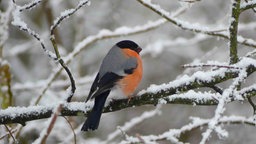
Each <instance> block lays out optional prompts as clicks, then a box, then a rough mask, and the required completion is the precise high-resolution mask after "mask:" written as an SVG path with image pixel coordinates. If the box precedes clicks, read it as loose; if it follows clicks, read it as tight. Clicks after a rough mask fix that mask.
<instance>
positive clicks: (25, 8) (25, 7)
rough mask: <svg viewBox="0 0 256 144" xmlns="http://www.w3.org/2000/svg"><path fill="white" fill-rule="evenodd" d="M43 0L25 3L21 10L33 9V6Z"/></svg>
mask: <svg viewBox="0 0 256 144" xmlns="http://www.w3.org/2000/svg"><path fill="white" fill-rule="evenodd" d="M41 1H42V0H32V1H31V2H30V3H28V4H25V5H23V6H21V7H20V12H22V11H24V10H31V9H32V8H35V7H36V6H37V5H38V4H40V3H41Z"/></svg>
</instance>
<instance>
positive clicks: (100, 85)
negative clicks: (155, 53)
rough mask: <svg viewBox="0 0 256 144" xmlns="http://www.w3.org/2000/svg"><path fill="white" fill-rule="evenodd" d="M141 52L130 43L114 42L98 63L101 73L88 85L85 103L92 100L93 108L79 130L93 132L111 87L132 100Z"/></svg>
mask: <svg viewBox="0 0 256 144" xmlns="http://www.w3.org/2000/svg"><path fill="white" fill-rule="evenodd" d="M141 50H142V49H141V48H140V47H139V46H138V45H137V44H136V43H135V42H133V41H130V40H123V41H120V42H118V43H116V44H115V45H114V46H113V47H112V48H111V49H110V50H109V52H108V54H107V55H106V56H105V58H104V59H103V62H102V63H101V66H100V70H99V72H98V74H97V76H96V78H95V80H94V82H93V84H92V86H91V89H90V92H89V95H88V97H87V100H86V102H87V101H88V100H90V99H93V98H94V99H95V101H94V106H93V108H92V110H91V112H90V113H89V114H88V117H87V119H86V121H85V123H84V125H83V126H82V129H81V130H82V131H89V130H96V129H97V128H98V126H99V122H100V117H101V113H102V110H103V108H104V104H105V102H106V99H107V97H108V95H109V93H110V91H111V89H113V88H114V87H117V88H119V89H120V90H121V92H122V93H123V94H124V95H125V96H127V97H128V98H131V94H132V93H133V92H134V91H135V89H136V87H137V86H138V84H139V82H140V81H141V78H142V72H143V68H142V61H141V58H140V55H139V53H140V51H141Z"/></svg>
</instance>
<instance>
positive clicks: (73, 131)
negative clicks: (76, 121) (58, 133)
mask: <svg viewBox="0 0 256 144" xmlns="http://www.w3.org/2000/svg"><path fill="white" fill-rule="evenodd" d="M63 118H64V119H65V120H66V121H67V123H68V125H69V126H70V128H71V130H72V133H73V135H74V144H76V133H75V130H74V128H73V126H72V124H71V123H70V121H69V120H68V119H67V118H66V117H65V116H63Z"/></svg>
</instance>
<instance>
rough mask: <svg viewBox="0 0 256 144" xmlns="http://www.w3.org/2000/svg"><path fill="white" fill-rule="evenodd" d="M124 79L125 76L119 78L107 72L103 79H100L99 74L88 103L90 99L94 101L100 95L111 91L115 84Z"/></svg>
mask: <svg viewBox="0 0 256 144" xmlns="http://www.w3.org/2000/svg"><path fill="white" fill-rule="evenodd" d="M122 78H123V76H119V75H117V74H115V73H113V72H107V73H106V74H104V75H103V76H102V78H99V73H98V74H97V76H96V78H95V80H94V82H93V84H92V87H91V89H90V92H89V95H88V97H87V99H86V102H87V101H88V100H89V99H92V98H94V97H96V96H98V95H100V94H101V93H103V92H105V91H107V90H110V89H111V88H113V87H114V85H115V83H116V82H117V81H118V80H120V79H122Z"/></svg>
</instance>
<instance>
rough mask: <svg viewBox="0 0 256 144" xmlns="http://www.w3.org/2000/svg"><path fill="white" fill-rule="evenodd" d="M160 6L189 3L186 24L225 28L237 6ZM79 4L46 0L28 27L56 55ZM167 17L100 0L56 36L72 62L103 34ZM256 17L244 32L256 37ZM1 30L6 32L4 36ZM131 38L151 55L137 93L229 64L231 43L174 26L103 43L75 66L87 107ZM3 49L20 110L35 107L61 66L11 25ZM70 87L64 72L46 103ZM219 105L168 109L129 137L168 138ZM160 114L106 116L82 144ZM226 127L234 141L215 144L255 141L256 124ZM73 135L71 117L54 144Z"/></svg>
mask: <svg viewBox="0 0 256 144" xmlns="http://www.w3.org/2000/svg"><path fill="white" fill-rule="evenodd" d="M28 2H30V0H17V4H18V5H23V4H26V3H28ZM153 2H154V3H157V4H159V5H160V6H161V7H162V8H163V9H165V10H167V11H169V12H174V11H175V10H177V9H178V8H180V7H181V6H188V7H190V8H188V9H187V10H186V11H184V12H183V13H181V14H180V15H178V16H177V18H178V19H182V20H185V21H188V22H190V23H194V24H195V23H198V24H201V25H205V26H209V27H223V28H227V27H228V25H229V21H230V19H229V17H230V12H231V6H230V1H223V0H215V1H212V0H201V1H196V2H194V3H193V5H192V4H191V3H187V2H181V1H179V0H173V1H166V0H157V1H156V0H154V1H153ZM77 4H78V0H73V1H64V0H54V1H50V0H43V2H42V3H41V4H39V6H38V7H36V8H34V9H32V10H29V11H25V12H24V13H22V19H23V20H24V21H25V22H26V23H27V24H28V27H30V28H31V29H33V30H35V31H36V32H37V33H39V34H40V36H41V37H42V38H43V39H44V41H45V43H46V46H47V49H48V50H51V51H53V48H52V45H51V43H50V41H49V35H50V31H49V28H50V25H51V24H52V23H53V20H54V19H55V18H56V17H57V16H59V15H60V13H61V12H62V11H64V10H66V9H70V8H74V7H75V6H76V5H77ZM8 7H9V0H0V10H1V11H2V12H5V11H6V10H7V9H8ZM160 18H161V17H160V16H159V15H156V14H155V13H154V12H152V11H151V10H149V9H148V8H146V7H144V6H143V5H142V4H140V3H138V2H137V1H136V0H132V1H120V0H108V1H101V0H93V1H91V4H90V6H85V7H83V8H81V9H80V10H78V11H77V12H76V13H75V14H74V15H72V16H71V17H70V18H69V19H67V20H64V21H63V22H62V23H61V25H60V26H59V27H58V28H57V30H56V31H55V36H56V39H57V42H58V45H59V48H60V52H61V55H62V56H63V57H64V58H65V56H66V55H68V54H69V53H70V52H72V51H73V50H74V48H75V47H76V46H77V44H79V42H81V41H82V40H83V39H86V38H87V37H88V36H92V35H96V34H97V33H98V32H99V31H101V30H103V29H108V30H115V29H116V28H119V27H122V26H127V27H135V26H138V25H144V24H146V23H147V22H149V21H156V20H158V19H160ZM10 20H12V18H10ZM255 20H256V17H255V13H254V12H253V11H252V10H248V11H246V12H244V13H243V14H242V15H241V17H240V25H239V28H240V29H239V34H241V35H243V36H244V37H247V38H252V39H255V38H256V35H255V28H256V24H255ZM0 33H2V32H1V31H0ZM0 35H1V34H0ZM124 39H130V40H133V41H135V42H137V43H138V44H139V45H140V46H141V47H142V48H143V50H145V52H142V59H143V64H144V76H143V80H142V82H141V84H140V86H139V88H138V90H137V92H138V91H140V90H142V89H145V88H147V87H148V86H150V85H151V84H162V83H168V82H170V81H172V80H174V79H177V78H179V77H180V76H182V75H185V74H188V75H191V74H193V72H195V71H196V70H198V69H183V68H182V67H181V66H182V65H184V64H187V63H193V62H206V61H209V60H214V61H219V62H228V60H229V49H228V41H227V40H224V39H222V38H219V37H212V36H207V35H202V34H197V33H194V32H191V31H186V30H182V29H181V28H179V27H177V26H175V25H173V24H172V23H168V22H167V23H166V24H164V25H161V26H159V27H158V28H156V29H153V30H150V31H147V32H143V33H140V34H136V35H131V36H122V37H118V38H111V39H104V40H99V41H97V42H95V43H93V44H92V45H89V46H88V47H86V48H85V49H84V50H83V51H81V52H80V53H79V55H78V56H76V57H75V58H74V59H73V60H72V62H71V63H70V64H69V65H68V67H69V68H70V69H71V72H72V74H73V76H74V78H75V80H76V82H77V85H76V87H77V91H76V93H75V95H74V97H73V99H72V101H79V102H81V101H84V100H85V99H86V96H87V94H88V91H89V88H90V86H91V84H92V80H93V79H94V76H95V73H96V72H97V71H98V69H99V66H100V63H101V61H102V59H103V57H104V56H105V55H106V53H107V52H108V50H109V49H110V48H111V47H112V46H113V45H114V44H115V43H116V42H118V41H120V40H124ZM238 50H239V56H244V55H245V54H246V53H247V52H249V51H252V50H253V48H251V47H246V46H244V45H239V49H238ZM1 51H2V54H1V55H0V58H2V59H3V60H6V61H8V63H9V65H10V71H11V75H12V77H11V90H12V94H13V102H14V103H13V105H14V106H28V105H30V104H31V102H32V101H33V100H35V98H37V97H38V96H39V95H40V93H41V92H42V89H43V88H44V87H45V83H46V82H47V79H48V78H49V77H50V75H51V74H52V73H53V71H54V70H55V69H56V67H57V65H58V64H57V63H55V62H54V61H52V60H51V59H49V58H48V57H47V55H46V54H44V52H43V50H42V48H41V45H40V43H39V42H38V41H36V40H35V39H34V38H33V37H31V36H30V35H28V34H27V33H25V32H23V31H21V30H19V29H18V28H17V27H14V26H13V25H11V24H10V22H9V23H8V39H7V40H6V41H5V43H4V45H3V47H1ZM250 77H251V79H250V80H249V81H246V83H247V84H250V83H254V82H255V76H254V75H252V76H250ZM227 84H228V82H226V83H223V84H222V86H223V87H225V86H226V85H227ZM68 86H69V80H68V78H67V75H66V73H65V72H64V71H62V73H61V75H60V76H59V77H58V78H57V80H55V81H54V82H53V84H52V86H51V87H50V88H49V89H48V90H47V91H46V93H45V94H44V95H43V97H42V99H41V101H40V105H49V104H53V103H58V102H59V101H61V100H64V99H65V97H63V95H65V93H66V92H67V91H66V89H67V88H68ZM215 108H216V107H215V106H191V105H174V104H173V105H171V104H167V105H163V107H162V108H161V111H162V114H161V115H156V116H154V117H152V118H149V119H147V120H145V121H143V122H142V123H140V124H138V125H136V127H133V128H132V129H130V130H129V131H127V134H128V135H133V136H135V135H136V134H140V135H149V134H161V133H163V132H165V131H168V130H169V129H174V128H180V127H182V126H183V125H186V124H188V123H189V122H190V120H189V117H191V116H193V117H202V118H211V117H212V116H213V115H214V110H215ZM153 109H155V106H151V105H148V106H147V105H146V106H141V107H134V108H127V109H124V110H120V111H116V112H112V113H106V114H103V116H102V119H101V123H100V127H99V129H98V130H97V131H96V132H91V133H82V132H80V133H78V134H77V139H78V142H79V143H82V142H83V141H85V140H87V141H89V140H90V141H89V143H94V142H99V141H105V140H106V139H107V137H108V135H109V133H111V132H113V131H115V130H116V129H117V126H122V125H124V123H125V122H127V121H129V120H131V119H132V118H134V117H137V116H140V115H141V114H142V113H143V112H144V111H149V110H153ZM225 114H227V115H243V116H251V114H252V108H251V107H250V105H249V104H247V103H238V102H236V103H230V104H228V106H227V111H226V112H225ZM69 120H70V121H71V123H72V124H73V126H74V127H75V128H76V127H78V126H80V124H81V123H83V122H84V120H85V117H82V116H77V117H70V118H69ZM46 121H47V120H46V119H44V120H36V121H31V122H28V123H27V125H26V126H25V127H24V128H23V129H22V131H21V135H20V140H21V142H22V143H31V142H33V141H34V140H35V139H36V138H37V137H38V136H39V135H40V132H41V130H42V129H43V128H44V127H45V125H44V124H46V123H45V122H46ZM224 128H225V129H226V130H227V131H228V132H229V137H228V138H226V139H219V138H218V136H217V135H215V134H213V135H212V137H211V139H210V141H209V143H223V144H230V143H245V142H246V143H247V144H253V143H255V140H256V138H255V136H254V133H255V132H256V129H255V127H252V126H248V125H242V124H238V125H226V126H225V127H224ZM1 129H2V126H1ZM78 129H79V128H78ZM1 131H3V130H1ZM1 131H0V132H1ZM204 131H205V129H204V128H201V129H196V130H192V131H191V132H188V133H185V134H183V135H182V136H181V140H182V141H184V142H190V143H191V144H194V143H198V142H199V141H200V140H201V133H202V132H204ZM71 133H72V132H71V130H70V127H69V126H68V124H67V122H66V121H65V119H63V118H62V117H59V118H58V120H57V122H56V124H55V126H54V129H53V131H52V133H51V135H50V136H49V138H48V141H47V142H48V143H62V142H63V143H65V141H66V140H67V137H68V136H70V135H71ZM123 138H124V137H123V136H122V135H120V136H118V137H117V138H116V139H114V140H113V141H112V142H113V143H118V142H119V141H120V140H121V139H123ZM72 142H73V141H72V138H71V139H69V140H67V141H66V143H72ZM159 143H168V141H160V142H159Z"/></svg>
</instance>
